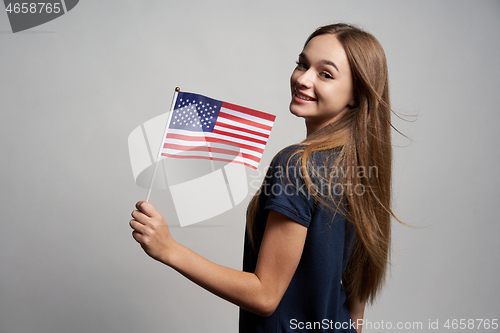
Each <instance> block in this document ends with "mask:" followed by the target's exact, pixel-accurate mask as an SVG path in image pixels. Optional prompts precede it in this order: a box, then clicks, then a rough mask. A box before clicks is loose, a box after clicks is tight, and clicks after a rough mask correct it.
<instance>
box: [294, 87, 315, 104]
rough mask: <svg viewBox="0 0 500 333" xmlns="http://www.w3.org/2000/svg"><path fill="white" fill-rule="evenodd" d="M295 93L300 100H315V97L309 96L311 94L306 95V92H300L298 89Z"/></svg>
mask: <svg viewBox="0 0 500 333" xmlns="http://www.w3.org/2000/svg"><path fill="white" fill-rule="evenodd" d="M294 95H295V97H296V98H298V99H300V100H303V101H308V102H312V101H315V99H314V98H312V97H309V96H307V95H304V94H302V93H300V92H299V91H297V90H295V94H294Z"/></svg>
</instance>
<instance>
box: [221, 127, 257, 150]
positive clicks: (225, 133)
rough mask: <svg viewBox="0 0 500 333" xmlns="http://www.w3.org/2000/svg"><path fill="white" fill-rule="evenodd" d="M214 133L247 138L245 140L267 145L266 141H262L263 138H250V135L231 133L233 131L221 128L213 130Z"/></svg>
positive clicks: (242, 138)
mask: <svg viewBox="0 0 500 333" xmlns="http://www.w3.org/2000/svg"><path fill="white" fill-rule="evenodd" d="M212 133H214V134H220V135H224V136H228V137H231V138H236V139H241V140H245V141H250V142H255V143H259V144H261V145H264V146H265V145H266V141H262V140H258V139H254V138H250V137H248V136H244V135H239V134H235V133H231V132H224V131H221V130H217V129H215V128H214V130H213V131H212Z"/></svg>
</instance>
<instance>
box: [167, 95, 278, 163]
mask: <svg viewBox="0 0 500 333" xmlns="http://www.w3.org/2000/svg"><path fill="white" fill-rule="evenodd" d="M275 119H276V116H274V115H270V114H267V113H264V112H261V111H256V110H252V109H248V108H245V107H242V106H238V105H234V104H230V103H227V102H222V101H218V100H215V99H212V98H208V97H205V96H202V95H198V94H192V93H187V92H179V93H178V95H177V99H176V101H175V105H174V111H173V113H172V116H171V117H170V123H169V125H168V130H167V135H166V137H165V138H164V140H163V142H162V148H161V149H162V150H161V155H162V156H168V157H175V158H201V159H211V160H216V161H226V162H234V163H240V164H244V165H246V166H249V167H251V168H252V169H257V166H258V165H259V162H260V159H261V157H262V153H263V152H264V148H265V147H266V143H267V140H268V139H269V135H270V133H271V129H272V127H273V124H274V120H275Z"/></svg>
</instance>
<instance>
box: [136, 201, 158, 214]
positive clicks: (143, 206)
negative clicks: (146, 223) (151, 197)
mask: <svg viewBox="0 0 500 333" xmlns="http://www.w3.org/2000/svg"><path fill="white" fill-rule="evenodd" d="M135 207H136V208H137V210H139V211H141V212H142V213H144V214H145V215H146V216H148V217H155V216H158V215H160V213H158V211H157V210H156V208H154V206H153V205H152V204H151V203H149V202H147V201H139V202H138V203H137V204H136V205H135Z"/></svg>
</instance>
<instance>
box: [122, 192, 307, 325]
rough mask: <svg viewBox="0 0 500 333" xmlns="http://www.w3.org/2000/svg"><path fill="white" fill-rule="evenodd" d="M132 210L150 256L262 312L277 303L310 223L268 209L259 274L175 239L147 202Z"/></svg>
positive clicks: (136, 235)
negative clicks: (205, 255)
mask: <svg viewBox="0 0 500 333" xmlns="http://www.w3.org/2000/svg"><path fill="white" fill-rule="evenodd" d="M136 207H137V210H135V211H134V212H132V217H133V218H134V219H133V220H131V221H130V226H131V227H132V228H133V229H134V231H133V237H134V239H135V240H136V241H137V242H139V243H140V244H141V246H142V248H143V249H144V250H145V251H146V253H147V254H148V255H150V256H151V257H152V258H154V259H156V260H158V261H160V262H163V263H164V264H166V265H168V266H170V267H172V268H174V269H175V270H176V271H178V272H179V273H181V274H182V275H184V276H185V277H187V278H188V279H190V280H191V281H193V282H194V283H196V284H198V285H199V286H201V287H203V288H205V289H206V290H208V291H210V292H212V293H213V294H215V295H217V296H220V297H222V298H223V299H225V300H227V301H229V302H232V303H234V304H236V305H238V306H240V307H242V308H244V309H247V310H249V311H251V312H253V313H256V314H258V315H261V316H269V315H271V314H272V313H273V312H274V310H275V309H276V307H277V306H278V304H279V302H280V300H281V298H282V297H283V295H284V293H285V291H286V289H287V288H288V285H289V284H290V281H291V279H292V277H293V274H294V273H295V270H296V269H297V265H298V264H299V261H300V257H301V255H302V250H303V248H304V243H305V238H306V234H307V228H306V227H304V226H302V225H300V224H298V223H296V222H295V221H293V220H291V219H289V218H288V217H286V216H284V215H282V214H280V213H278V212H275V211H270V212H269V216H268V220H267V225H266V230H265V232H264V237H263V239H262V244H261V247H260V252H259V257H258V260H257V266H256V269H255V273H248V272H242V271H238V270H235V269H232V268H228V267H224V266H221V265H218V264H215V263H213V262H211V261H209V260H207V259H205V258H203V257H202V256H200V255H198V254H196V253H194V252H193V251H191V250H189V249H188V248H186V247H184V246H182V245H180V244H179V243H177V242H175V241H174V240H173V239H172V237H171V235H170V231H169V229H168V226H167V223H166V221H165V220H164V219H163V217H162V216H161V214H160V213H158V212H157V211H156V209H155V208H154V207H153V206H152V205H151V204H150V203H148V202H144V201H140V202H138V203H137V205H136Z"/></svg>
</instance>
